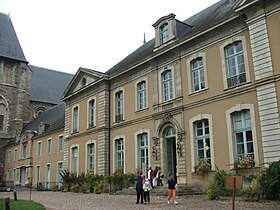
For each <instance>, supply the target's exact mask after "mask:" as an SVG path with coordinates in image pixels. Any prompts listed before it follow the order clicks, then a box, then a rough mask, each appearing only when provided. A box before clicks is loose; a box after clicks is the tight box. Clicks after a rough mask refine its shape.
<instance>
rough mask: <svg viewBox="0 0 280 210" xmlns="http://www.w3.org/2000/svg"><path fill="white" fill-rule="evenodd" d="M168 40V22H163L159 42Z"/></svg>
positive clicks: (162, 42)
mask: <svg viewBox="0 0 280 210" xmlns="http://www.w3.org/2000/svg"><path fill="white" fill-rule="evenodd" d="M167 41H168V24H167V23H165V24H163V25H162V26H161V27H160V44H164V43H166V42H167Z"/></svg>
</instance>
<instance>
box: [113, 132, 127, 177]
mask: <svg viewBox="0 0 280 210" xmlns="http://www.w3.org/2000/svg"><path fill="white" fill-rule="evenodd" d="M118 139H123V160H124V161H123V172H124V173H125V136H124V135H118V136H116V137H114V138H113V142H114V143H113V145H112V146H113V149H112V150H113V158H114V159H113V160H114V161H113V171H114V172H115V171H116V169H117V167H116V162H117V160H116V157H117V153H116V140H118Z"/></svg>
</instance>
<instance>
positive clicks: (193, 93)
mask: <svg viewBox="0 0 280 210" xmlns="http://www.w3.org/2000/svg"><path fill="white" fill-rule="evenodd" d="M208 91H209V88H204V89H202V90H197V91H194V92H192V93H190V94H189V96H191V97H193V96H197V95H200V94H203V93H205V92H208Z"/></svg>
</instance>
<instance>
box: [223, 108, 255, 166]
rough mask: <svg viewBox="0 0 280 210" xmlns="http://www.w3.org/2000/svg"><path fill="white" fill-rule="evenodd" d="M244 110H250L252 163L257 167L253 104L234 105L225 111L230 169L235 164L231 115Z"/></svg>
mask: <svg viewBox="0 0 280 210" xmlns="http://www.w3.org/2000/svg"><path fill="white" fill-rule="evenodd" d="M244 109H248V110H250V117H251V128H252V138H253V147H254V161H255V165H257V166H258V165H259V163H260V162H259V153H258V141H257V131H256V120H255V119H256V117H255V111H254V110H255V109H254V104H236V105H235V106H233V107H231V108H230V109H228V110H227V111H226V113H225V114H226V123H227V131H228V145H229V161H230V169H234V162H235V144H234V137H233V128H232V118H231V114H232V113H234V112H238V111H242V110H244Z"/></svg>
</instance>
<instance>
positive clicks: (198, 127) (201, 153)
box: [195, 119, 211, 165]
mask: <svg viewBox="0 0 280 210" xmlns="http://www.w3.org/2000/svg"><path fill="white" fill-rule="evenodd" d="M195 145H196V162H197V163H198V162H199V160H200V159H207V160H208V162H209V164H210V165H211V151H210V134H209V122H208V120H207V119H203V120H200V121H197V122H195Z"/></svg>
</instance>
